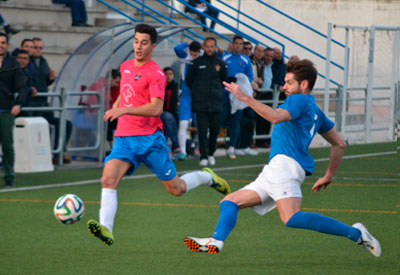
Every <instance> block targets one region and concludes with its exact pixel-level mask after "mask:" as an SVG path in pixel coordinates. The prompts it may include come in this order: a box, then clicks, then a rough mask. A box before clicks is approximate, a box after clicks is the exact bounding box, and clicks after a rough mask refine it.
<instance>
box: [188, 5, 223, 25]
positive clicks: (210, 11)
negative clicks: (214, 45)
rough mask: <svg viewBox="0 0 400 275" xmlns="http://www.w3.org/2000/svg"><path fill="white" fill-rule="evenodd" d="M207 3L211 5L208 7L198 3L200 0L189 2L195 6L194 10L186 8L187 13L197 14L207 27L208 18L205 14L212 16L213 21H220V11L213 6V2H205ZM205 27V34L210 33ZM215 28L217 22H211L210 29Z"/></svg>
mask: <svg viewBox="0 0 400 275" xmlns="http://www.w3.org/2000/svg"><path fill="white" fill-rule="evenodd" d="M204 1H205V2H208V3H210V4H209V5H206V4H205V3H203V2H201V1H198V0H189V1H188V3H189V4H190V5H191V6H193V8H189V7H185V12H189V13H195V14H198V15H199V16H200V21H201V23H202V24H203V25H205V26H207V24H206V17H205V16H204V15H203V13H205V14H207V15H209V16H211V17H212V18H213V19H214V18H215V19H218V15H219V11H218V10H217V9H216V8H214V7H213V6H212V5H211V0H204ZM205 26H203V31H204V32H210V31H209V30H208V29H207V28H206V27H205ZM214 28H215V21H214V20H211V23H210V29H212V30H213V29H214Z"/></svg>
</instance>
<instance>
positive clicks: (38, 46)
mask: <svg viewBox="0 0 400 275" xmlns="http://www.w3.org/2000/svg"><path fill="white" fill-rule="evenodd" d="M32 40H33V44H34V51H33V56H32V57H31V63H32V68H33V69H32V74H31V77H32V86H33V87H35V88H36V89H37V91H38V93H48V92H49V88H48V86H49V85H51V84H52V83H53V82H54V80H55V79H56V76H55V73H54V71H53V70H51V69H50V67H49V64H48V63H47V60H46V59H45V58H44V57H43V56H42V53H43V41H42V39H41V38H37V37H36V38H33V39H32ZM29 106H31V107H47V106H49V104H48V102H47V98H45V97H38V96H36V97H34V98H32V100H31V102H30V104H29ZM34 115H35V116H43V117H44V118H45V119H46V120H47V122H48V123H49V124H50V125H53V126H54V128H55V142H54V147H53V148H54V149H57V147H58V143H59V140H60V127H59V122H60V119H59V118H58V117H55V116H54V114H53V113H52V112H43V113H38V112H35V113H34ZM71 133H72V123H71V121H69V120H67V121H66V137H65V143H64V145H65V146H66V144H68V141H69V139H70V137H71ZM62 149H65V148H62ZM69 161H70V160H69V159H68V158H67V157H64V162H65V163H68V162H69ZM53 162H54V163H58V156H55V157H54V158H53Z"/></svg>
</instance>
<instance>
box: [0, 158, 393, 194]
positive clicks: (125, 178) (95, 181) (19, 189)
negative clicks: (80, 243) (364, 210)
mask: <svg viewBox="0 0 400 275" xmlns="http://www.w3.org/2000/svg"><path fill="white" fill-rule="evenodd" d="M394 154H397V152H396V151H390V152H379V153H369V154H357V155H349V156H343V159H354V158H364V157H374V156H385V155H394ZM328 160H329V158H319V159H316V160H315V162H323V161H328ZM264 165H265V164H264V163H263V164H253V165H242V166H232V167H220V168H213V171H231V170H237V169H249V168H257V167H262V166H264ZM193 171H197V170H188V171H181V172H177V174H178V175H180V174H185V173H189V172H193ZM152 177H156V176H155V175H154V174H146V175H138V176H128V177H124V178H123V179H122V180H130V179H144V178H152ZM99 182H100V179H95V180H84V181H76V182H68V183H55V184H47V185H37V186H26V187H16V188H8V189H2V190H0V193H9V192H18V191H28V190H41V189H48V188H58V187H68V186H78V185H87V184H95V183H99Z"/></svg>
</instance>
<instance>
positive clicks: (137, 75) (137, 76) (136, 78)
mask: <svg viewBox="0 0 400 275" xmlns="http://www.w3.org/2000/svg"><path fill="white" fill-rule="evenodd" d="M141 76H142V74H141V73H140V72H139V73H137V74H136V76H135V80H139V78H140V77H141Z"/></svg>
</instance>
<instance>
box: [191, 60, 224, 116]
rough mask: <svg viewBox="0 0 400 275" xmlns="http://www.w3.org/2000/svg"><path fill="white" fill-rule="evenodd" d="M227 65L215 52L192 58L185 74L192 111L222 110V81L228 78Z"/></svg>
mask: <svg viewBox="0 0 400 275" xmlns="http://www.w3.org/2000/svg"><path fill="white" fill-rule="evenodd" d="M227 70H228V67H227V66H226V64H225V62H224V61H223V60H222V59H221V58H219V57H217V56H216V55H215V54H214V55H212V56H208V55H206V54H204V55H203V56H200V57H198V58H197V59H195V60H193V61H192V62H191V63H190V65H189V68H188V72H187V74H186V79H185V81H186V84H187V86H188V87H189V89H190V91H191V92H192V112H222V95H223V85H222V81H227V80H228V74H227Z"/></svg>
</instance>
